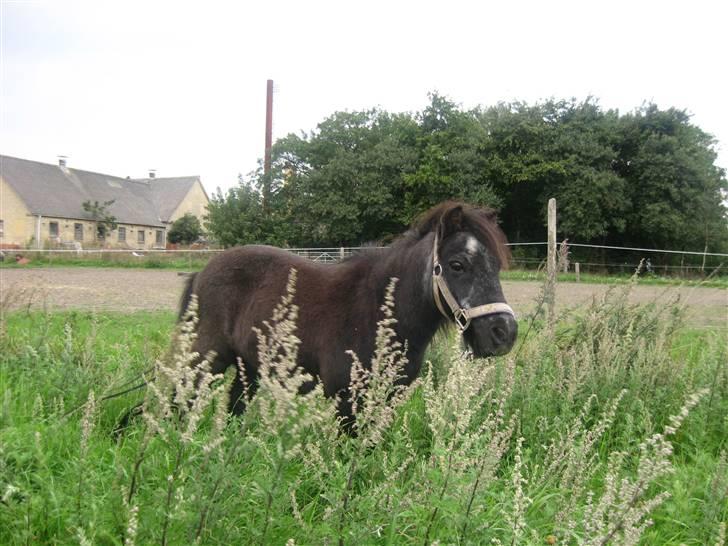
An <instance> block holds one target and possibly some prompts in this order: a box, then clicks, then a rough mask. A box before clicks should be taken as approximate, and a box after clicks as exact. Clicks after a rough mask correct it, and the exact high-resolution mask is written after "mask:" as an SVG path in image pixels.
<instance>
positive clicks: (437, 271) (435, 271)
mask: <svg viewBox="0 0 728 546" xmlns="http://www.w3.org/2000/svg"><path fill="white" fill-rule="evenodd" d="M440 275H442V266H441V265H440V262H435V265H433V266H432V276H433V277H439V276H440Z"/></svg>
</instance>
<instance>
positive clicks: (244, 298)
mask: <svg viewBox="0 0 728 546" xmlns="http://www.w3.org/2000/svg"><path fill="white" fill-rule="evenodd" d="M507 261H508V250H507V247H506V246H505V237H504V235H503V233H502V232H501V230H500V229H499V228H498V226H497V224H496V222H495V217H494V214H493V212H492V211H490V210H485V209H480V208H475V207H472V206H470V205H466V204H462V203H453V202H446V203H442V204H440V205H438V206H436V207H434V208H432V209H431V210H429V211H428V212H427V213H425V214H424V215H423V216H422V217H421V218H420V219H419V220H418V221H417V222H416V223H415V224H414V225H413V226H412V227H411V229H410V230H409V231H407V232H406V233H404V234H403V235H401V236H400V237H399V238H398V239H397V240H395V242H394V243H393V244H392V245H391V246H389V247H388V248H384V249H372V250H368V251H365V252H362V253H361V254H358V255H356V256H354V257H352V258H350V259H348V260H345V261H343V262H341V263H338V264H335V265H324V264H318V263H315V262H312V261H310V260H307V259H305V258H301V257H298V256H296V255H294V254H291V253H290V252H287V251H285V250H281V249H278V248H274V247H269V246H244V247H239V248H233V249H230V250H227V251H225V252H223V253H222V254H220V255H218V256H216V257H214V258H213V259H212V260H210V263H209V264H208V265H207V267H206V268H205V269H204V270H203V271H201V272H200V273H198V274H196V275H195V276H194V277H191V278H190V279H189V281H188V285H187V287H186V290H185V293H184V295H183V297H182V301H181V309H182V310H184V309H186V307H187V304H188V303H189V300H190V297H191V295H192V294H193V293H194V294H196V295H197V297H198V300H199V310H198V313H199V327H198V339H197V342H196V347H195V350H196V351H198V352H199V353H200V354H205V353H207V352H208V351H215V352H216V354H217V357H216V359H215V361H214V363H213V369H212V371H213V372H214V373H221V372H222V371H223V370H225V369H226V368H227V367H228V366H232V365H235V363H236V362H237V358H238V357H239V358H240V359H241V360H242V362H243V363H244V365H245V374H246V377H247V378H255V377H256V376H257V370H258V355H257V342H256V336H255V333H254V332H253V328H254V327H261V323H262V321H263V320H266V319H269V318H270V316H271V314H272V311H273V308H274V307H275V306H276V304H277V303H278V302H279V301H280V298H281V296H282V295H283V294H284V293H285V289H286V282H287V280H288V275H289V271H290V270H291V269H292V268H295V269H296V270H297V272H298V274H297V282H296V295H295V300H294V301H295V303H296V304H297V305H298V306H299V319H298V332H297V334H298V337H299V338H300V339H301V345H300V349H299V359H300V364H301V367H302V368H304V369H305V370H306V371H307V372H309V373H310V374H312V375H313V376H315V377H317V378H318V379H319V380H320V381H321V382H322V384H323V388H324V392H325V393H326V395H327V396H334V395H336V394H339V395H341V396H340V400H341V403H340V407H339V411H340V413H341V415H342V416H343V417H350V412H351V408H350V405H349V403H348V399H349V396H348V395H347V392H348V387H349V380H350V369H351V357H350V356H349V355H348V354H347V351H348V350H353V351H354V352H355V353H356V354H357V355H358V356H359V358H360V360H361V361H362V362H363V363H365V364H366V363H368V362H369V361H370V360H371V357H372V353H373V351H374V343H375V335H376V327H377V321H378V320H380V319H381V318H382V315H381V311H380V306H381V305H382V302H383V300H384V295H385V289H386V287H387V285H388V284H389V282H390V279H391V278H392V277H397V278H398V279H399V282H398V283H397V287H396V292H395V301H396V304H395V318H396V319H397V323H396V325H395V331H396V333H397V337H398V340H399V341H400V342H402V343H404V342H405V341H406V342H407V358H408V360H409V363H408V365H407V368H406V370H405V373H406V378H407V379H406V380H407V381H408V382H411V381H412V380H413V379H414V378H415V377H416V376H417V374H418V373H419V371H420V367H421V365H422V361H423V357H424V354H425V349H426V348H427V345H428V344H429V343H430V340H431V339H432V337H433V335H434V334H435V332H436V331H437V329H438V328H440V327H441V326H442V325H443V324H444V322H445V321H447V320H452V319H454V318H455V316H454V315H456V314H457V313H458V311H466V312H467V310H468V309H472V308H475V307H477V306H483V304H496V305H494V306H484V308H485V309H486V311H487V312H486V311H483V312H481V316H476V317H473V318H472V320H470V319H469V320H468V324H467V325H466V326H465V328H464V331H463V337H464V339H465V341H466V342H467V343H468V345H469V346H470V348H471V349H472V351H473V352H474V354H475V355H476V356H490V355H494V354H504V353H507V352H508V351H510V349H511V348H512V346H513V343H514V342H515V339H516V335H517V324H516V321H515V319H514V317H513V315H512V312H510V308H509V307H508V306H507V305H505V300H504V297H503V292H502V290H501V286H500V281H499V279H498V274H499V270H500V269H501V267H504V266H505V265H506V264H507ZM433 273H434V274H435V276H439V275H441V276H442V279H441V281H444V283H445V284H446V287H445V288H444V289H443V290H444V291H449V292H450V294H451V296H450V299H449V300H448V301H449V302H452V301H455V303H452V305H448V306H447V307H446V306H444V305H442V301H441V298H442V296H443V294H441V293H440V289H438V288H437V287H438V286H442V285H437V284H435V283H433ZM438 300H440V302H439V303H438ZM458 306H459V307H460V308H462V309H460V310H458V309H455V308H456V307H458ZM448 307H449V308H448ZM453 309H454V311H455V312H453ZM462 326H463V325H462V324H461V329H463V328H462ZM236 375H239V374H236ZM242 393H243V385H242V383H241V381H240V380H239V379H238V380H237V381H236V382H235V383H234V385H233V388H232V391H231V400H232V402H231V411H233V412H234V413H239V412H241V411H243V409H244V402H243V401H242Z"/></svg>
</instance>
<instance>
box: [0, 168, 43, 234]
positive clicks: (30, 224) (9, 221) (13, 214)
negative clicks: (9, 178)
mask: <svg viewBox="0 0 728 546" xmlns="http://www.w3.org/2000/svg"><path fill="white" fill-rule="evenodd" d="M0 220H2V221H3V235H2V238H0V243H2V244H4V245H20V246H22V247H24V246H26V245H27V244H28V243H29V242H30V239H31V238H32V237H33V234H34V233H35V219H34V218H33V217H32V216H31V215H30V211H29V210H28V207H26V206H25V203H24V202H23V201H22V200H21V199H20V197H19V196H18V194H17V193H15V190H14V189H13V188H11V187H10V185H9V184H7V183H6V182H5V180H3V179H2V177H0Z"/></svg>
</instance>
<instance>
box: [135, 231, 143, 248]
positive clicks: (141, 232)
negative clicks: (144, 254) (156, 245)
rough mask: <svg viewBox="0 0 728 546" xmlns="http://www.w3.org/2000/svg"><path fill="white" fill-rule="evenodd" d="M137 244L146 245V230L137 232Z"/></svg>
mask: <svg viewBox="0 0 728 546" xmlns="http://www.w3.org/2000/svg"><path fill="white" fill-rule="evenodd" d="M137 243H139V244H140V245H143V244H144V230H143V229H140V230H139V231H137Z"/></svg>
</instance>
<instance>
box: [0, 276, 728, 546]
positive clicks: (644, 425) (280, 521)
mask: <svg viewBox="0 0 728 546" xmlns="http://www.w3.org/2000/svg"><path fill="white" fill-rule="evenodd" d="M629 288H630V287H629V286H626V287H619V288H615V289H613V290H611V291H610V292H609V293H607V294H606V295H605V296H604V297H603V298H602V299H599V300H595V301H593V302H592V303H591V304H590V305H589V306H587V307H585V308H583V309H581V310H578V311H575V312H570V313H569V314H566V315H563V316H561V317H559V319H558V322H557V323H556V326H555V327H554V328H549V327H546V326H545V324H542V321H541V319H540V317H538V316H536V317H531V318H529V319H527V320H529V321H530V322H531V324H532V327H531V328H526V327H525V326H526V325H525V324H523V325H522V326H523V327H522V330H521V331H522V332H525V331H526V330H528V332H529V333H528V335H527V336H525V339H523V337H524V336H522V339H521V341H520V344H519V346H517V347H516V348H515V349H514V351H513V352H512V353H511V354H510V355H508V356H505V357H502V358H496V359H486V360H478V359H473V358H471V357H470V356H469V355H468V354H466V353H463V352H462V349H461V346H460V344H459V342H458V340H457V339H455V337H454V333H452V332H450V333H447V334H442V335H440V336H439V337H438V339H437V340H436V342H435V343H434V344H433V346H432V348H431V351H430V354H429V358H430V362H429V363H428V365H427V366H426V369H425V371H424V373H423V376H422V378H421V380H420V381H418V382H416V383H415V384H413V385H411V386H409V387H404V386H402V385H401V384H400V383H399V381H398V379H399V377H400V375H401V368H402V366H404V365H405V363H406V359H405V357H404V348H403V347H401V346H399V344H398V343H397V342H396V339H395V338H394V336H393V327H394V325H395V323H394V318H393V313H392V309H393V306H394V305H395V302H394V299H395V296H396V290H395V285H394V284H392V285H391V286H390V291H389V292H388V297H387V299H386V301H385V302H383V307H382V310H381V313H382V314H381V319H382V320H381V323H380V326H379V335H378V340H377V349H376V351H375V354H374V357H373V359H372V361H371V362H360V361H359V359H358V358H357V356H356V355H353V354H352V355H351V358H352V364H353V369H354V372H353V374H352V382H353V383H352V387H353V388H352V392H353V396H352V399H351V403H352V405H353V407H354V410H355V411H354V413H355V416H356V421H355V423H353V424H350V425H349V426H350V427H351V428H352V429H353V432H354V434H344V433H342V432H341V426H340V423H338V421H337V418H336V415H335V412H334V401H332V400H329V399H326V398H325V397H324V396H323V394H322V391H321V389H320V387H319V386H315V385H314V384H313V383H312V381H311V380H312V378H311V377H308V376H306V375H305V374H303V373H302V372H301V371H300V370H299V369H298V368H297V367H296V365H295V364H296V361H297V358H298V346H299V344H300V341H299V340H298V338H297V337H296V326H295V323H296V319H297V312H298V310H297V308H296V304H295V301H296V300H295V278H291V281H290V282H289V290H288V292H287V293H286V294H285V295H284V298H283V300H282V301H281V304H280V305H279V306H278V307H277V308H276V309H274V310H271V312H272V318H271V320H270V321H269V322H268V323H266V324H265V325H264V326H263V328H262V329H261V330H260V331H259V332H258V349H259V354H260V355H261V359H260V360H261V363H262V365H261V378H260V380H259V381H258V385H257V387H258V388H257V390H255V389H250V390H249V391H248V392H247V396H248V401H247V406H248V409H247V411H246V413H245V414H244V415H243V416H241V417H238V418H229V417H227V416H226V415H225V413H224V411H223V410H224V408H225V407H226V405H227V400H226V397H227V386H228V385H229V384H230V381H231V379H232V377H231V375H230V373H228V374H227V375H226V376H225V377H219V376H212V375H210V373H209V369H208V367H207V364H206V358H205V356H206V355H196V354H194V353H191V352H190V347H191V342H192V341H193V339H194V336H195V333H194V328H193V326H194V323H195V319H194V308H193V309H191V314H190V316H189V321H188V322H187V323H186V326H184V327H182V328H181V329H180V330H178V331H175V332H174V334H173V335H172V336H170V334H171V333H172V332H171V331H172V323H173V317H172V315H171V314H168V315H148V314H145V315H136V316H126V317H125V316H120V315H111V314H106V315H92V314H78V313H64V314H40V313H27V312H26V313H23V312H17V313H14V314H9V315H5V317H4V319H5V320H6V323H5V324H4V325H3V329H2V330H0V331H2V332H3V335H2V339H1V340H0V381H1V382H2V385H3V397H2V400H1V401H0V543H2V544H31V543H42V544H44V543H47V544H78V543H82V544H125V545H131V544H148V543H162V544H190V543H200V544H425V545H429V544H557V543H558V544H636V543H643V544H680V543H684V544H718V543H720V541H721V540H723V541H724V537H725V522H726V519H727V518H728V508H727V503H728V477H727V476H728V474H727V472H726V470H728V463H727V459H726V457H727V455H726V453H727V451H726V450H727V449H728V448H727V447H726V445H725V441H726V440H725V439H726V437H728V419H726V415H728V396H727V395H728V370H727V369H726V366H725V362H726V356H728V355H726V343H725V342H726V339H725V337H724V336H721V335H719V334H711V333H706V332H704V331H703V332H700V333H694V332H690V331H685V330H684V327H683V326H682V322H681V312H680V310H679V309H678V308H677V307H671V306H667V307H657V306H633V305H630V304H628V301H627V292H628V290H629ZM170 337H172V338H173V339H174V342H173V344H172V347H171V349H170V348H168V347H167V343H168V341H167V340H168V339H170ZM155 361H156V364H155V368H154V381H153V382H152V383H151V384H150V386H149V388H147V389H146V391H144V392H140V393H138V394H129V395H127V396H125V397H122V398H114V399H111V400H103V399H104V397H105V396H106V395H108V394H109V393H110V392H113V391H115V390H117V389H119V388H121V386H122V385H123V384H124V383H125V381H126V380H127V379H129V378H130V377H131V376H133V375H134V374H135V373H137V372H140V371H143V370H145V369H146V368H147V367H148V366H149V364H151V363H153V362H155ZM245 379H246V380H247V381H252V379H251V378H245ZM302 386H304V387H307V388H305V389H304V392H305V394H300V392H299V391H300V390H301V387H302ZM253 392H255V394H253ZM196 393H197V394H196ZM200 393H201V394H200ZM136 401H141V402H142V403H143V406H142V407H143V413H142V416H141V418H139V419H137V420H135V421H133V422H132V424H131V426H130V427H129V428H128V429H127V430H126V431H125V432H124V433H123V434H122V435H121V436H119V437H115V436H114V434H113V430H114V427H115V425H116V423H117V422H118V419H119V417H120V416H121V415H122V413H123V412H124V411H125V410H126V409H127V408H128V407H130V406H131V405H132V404H133V403H135V402H136ZM721 537H723V538H721Z"/></svg>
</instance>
